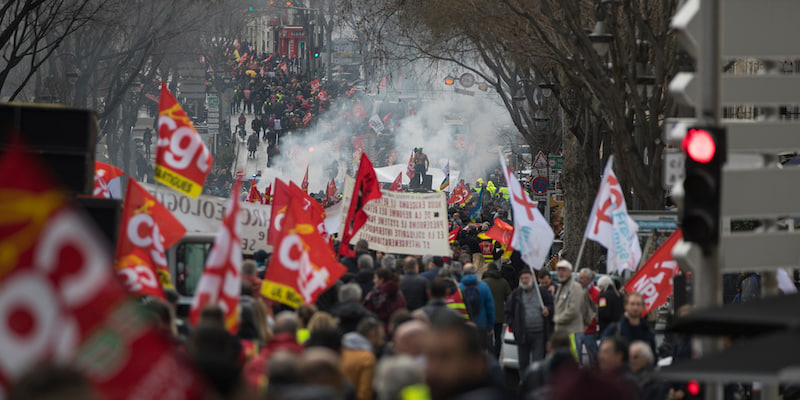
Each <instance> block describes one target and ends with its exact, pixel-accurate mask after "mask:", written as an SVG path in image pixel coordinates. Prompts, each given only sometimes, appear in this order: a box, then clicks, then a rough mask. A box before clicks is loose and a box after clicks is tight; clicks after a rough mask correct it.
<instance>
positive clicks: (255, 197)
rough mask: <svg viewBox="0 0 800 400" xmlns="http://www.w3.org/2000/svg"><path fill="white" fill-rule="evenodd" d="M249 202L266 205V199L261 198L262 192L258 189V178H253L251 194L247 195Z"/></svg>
mask: <svg viewBox="0 0 800 400" xmlns="http://www.w3.org/2000/svg"><path fill="white" fill-rule="evenodd" d="M247 202H248V203H261V204H263V203H264V198H263V197H261V192H259V191H258V187H256V178H253V182H252V183H250V194H248V195H247Z"/></svg>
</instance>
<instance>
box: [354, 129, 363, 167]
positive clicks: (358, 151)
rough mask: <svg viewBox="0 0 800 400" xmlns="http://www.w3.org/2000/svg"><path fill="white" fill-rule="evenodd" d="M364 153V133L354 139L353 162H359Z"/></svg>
mask: <svg viewBox="0 0 800 400" xmlns="http://www.w3.org/2000/svg"><path fill="white" fill-rule="evenodd" d="M362 154H364V135H361V136H359V137H357V138H355V139H353V163H357V162H358V161H359V160H360V159H361V155H362Z"/></svg>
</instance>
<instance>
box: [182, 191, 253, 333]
mask: <svg viewBox="0 0 800 400" xmlns="http://www.w3.org/2000/svg"><path fill="white" fill-rule="evenodd" d="M241 186H242V180H241V179H236V182H235V183H234V184H233V190H231V198H230V199H229V200H228V201H227V202H226V204H225V216H224V217H223V219H222V225H220V227H219V231H217V237H216V238H215V239H214V246H213V247H212V248H211V252H209V253H208V259H207V260H206V267H205V270H204V271H203V275H202V276H201V277H200V281H199V282H198V283H197V289H196V291H195V295H194V301H193V302H192V309H191V311H190V312H189V319H190V320H191V322H192V324H194V325H197V323H198V322H199V321H200V312H201V311H203V308H204V307H205V306H209V305H219V306H220V307H222V310H223V311H224V312H225V328H226V329H228V330H229V331H230V332H231V333H236V332H238V330H239V292H240V291H241V286H242V276H241V270H242V246H241V243H242V240H241V232H242V225H241V221H240V217H239V209H240V208H241V204H239V191H240V190H241V189H240V188H241Z"/></svg>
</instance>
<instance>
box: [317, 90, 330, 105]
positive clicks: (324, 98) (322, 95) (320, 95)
mask: <svg viewBox="0 0 800 400" xmlns="http://www.w3.org/2000/svg"><path fill="white" fill-rule="evenodd" d="M317 98H318V99H319V101H321V102H323V103H324V102H326V101H328V92H327V91H325V89H322V90H320V91H319V93H317Z"/></svg>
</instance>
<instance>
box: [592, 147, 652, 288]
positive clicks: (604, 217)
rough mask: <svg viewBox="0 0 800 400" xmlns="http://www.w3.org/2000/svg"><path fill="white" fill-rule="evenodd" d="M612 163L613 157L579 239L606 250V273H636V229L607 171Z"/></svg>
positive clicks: (613, 177) (638, 255) (638, 256)
mask: <svg viewBox="0 0 800 400" xmlns="http://www.w3.org/2000/svg"><path fill="white" fill-rule="evenodd" d="M613 163H614V157H613V156H611V157H610V158H609V160H608V163H607V164H606V169H605V172H603V180H602V182H601V183H600V190H598V191H597V197H596V198H595V199H594V205H593V206H592V213H591V214H590V215H589V222H588V223H587V224H586V231H585V232H584V234H583V236H584V237H585V238H587V239H592V240H594V241H595V242H597V243H600V244H601V245H603V247H605V248H606V249H608V264H607V265H608V272H609V273H610V272H613V271H617V272H619V273H620V274H621V273H622V271H623V270H625V269H629V270H631V271H635V270H636V266H637V265H638V264H639V260H640V259H641V258H642V248H641V247H639V236H638V235H637V234H636V232H638V231H639V225H637V224H636V222H635V221H634V220H633V218H631V217H630V215H628V207H627V206H626V205H625V196H623V194H622V187H621V186H620V185H619V181H618V180H617V176H616V175H615V174H614V170H613V169H612V168H611V166H612V165H613Z"/></svg>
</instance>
